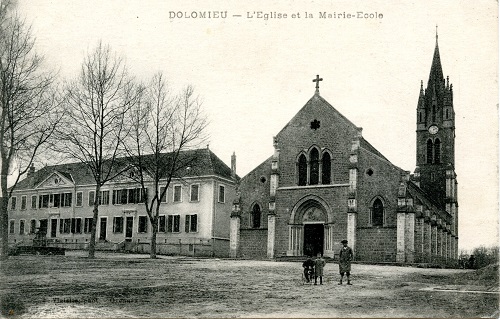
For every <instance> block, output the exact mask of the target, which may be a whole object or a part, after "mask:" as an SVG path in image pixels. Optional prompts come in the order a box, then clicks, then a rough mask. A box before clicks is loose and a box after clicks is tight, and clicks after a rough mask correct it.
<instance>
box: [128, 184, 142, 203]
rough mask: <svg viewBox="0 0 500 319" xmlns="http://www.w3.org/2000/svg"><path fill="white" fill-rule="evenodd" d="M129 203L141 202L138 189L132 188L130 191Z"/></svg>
mask: <svg viewBox="0 0 500 319" xmlns="http://www.w3.org/2000/svg"><path fill="white" fill-rule="evenodd" d="M128 202H129V203H131V204H135V203H138V202H139V192H138V191H137V188H132V189H129V190H128Z"/></svg>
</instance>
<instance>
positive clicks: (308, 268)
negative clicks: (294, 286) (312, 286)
mask: <svg viewBox="0 0 500 319" xmlns="http://www.w3.org/2000/svg"><path fill="white" fill-rule="evenodd" d="M302 267H304V277H305V278H306V281H307V282H310V281H311V279H312V277H310V276H309V274H310V275H311V276H314V261H313V260H312V259H311V256H308V257H307V260H306V261H304V262H303V263H302Z"/></svg>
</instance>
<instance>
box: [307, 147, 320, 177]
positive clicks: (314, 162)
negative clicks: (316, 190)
mask: <svg viewBox="0 0 500 319" xmlns="http://www.w3.org/2000/svg"><path fill="white" fill-rule="evenodd" d="M309 174H310V177H309V185H318V182H319V152H318V150H317V149H316V148H313V149H312V150H311V170H310V173H309Z"/></svg>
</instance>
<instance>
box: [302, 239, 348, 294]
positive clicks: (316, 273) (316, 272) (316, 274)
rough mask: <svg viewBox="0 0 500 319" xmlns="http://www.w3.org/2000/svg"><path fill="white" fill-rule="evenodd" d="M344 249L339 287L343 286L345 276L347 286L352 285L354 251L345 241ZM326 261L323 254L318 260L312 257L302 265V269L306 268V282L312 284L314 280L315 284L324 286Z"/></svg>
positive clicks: (341, 254)
mask: <svg viewBox="0 0 500 319" xmlns="http://www.w3.org/2000/svg"><path fill="white" fill-rule="evenodd" d="M341 243H342V248H341V249H340V252H339V273H340V282H339V285H342V281H343V279H344V275H347V284H348V285H351V278H350V276H351V261H352V257H353V253H352V249H351V248H350V247H349V246H347V240H345V239H344V240H343V241H342V242H341ZM325 264H326V261H325V259H323V254H319V255H318V257H317V258H315V259H312V257H311V256H309V257H308V258H307V260H306V261H304V262H303V263H302V267H303V268H304V277H305V280H306V282H311V280H312V279H313V278H314V284H315V285H317V284H318V278H319V284H320V285H322V284H323V268H324V267H325Z"/></svg>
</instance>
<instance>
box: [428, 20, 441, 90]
mask: <svg viewBox="0 0 500 319" xmlns="http://www.w3.org/2000/svg"><path fill="white" fill-rule="evenodd" d="M443 80H444V78H443V68H442V67H441V58H440V56H439V45H438V32H437V25H436V47H435V48H434V56H433V57H432V65H431V72H430V74H429V82H428V83H427V87H428V88H430V87H432V84H437V83H440V82H442V81H443Z"/></svg>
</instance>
